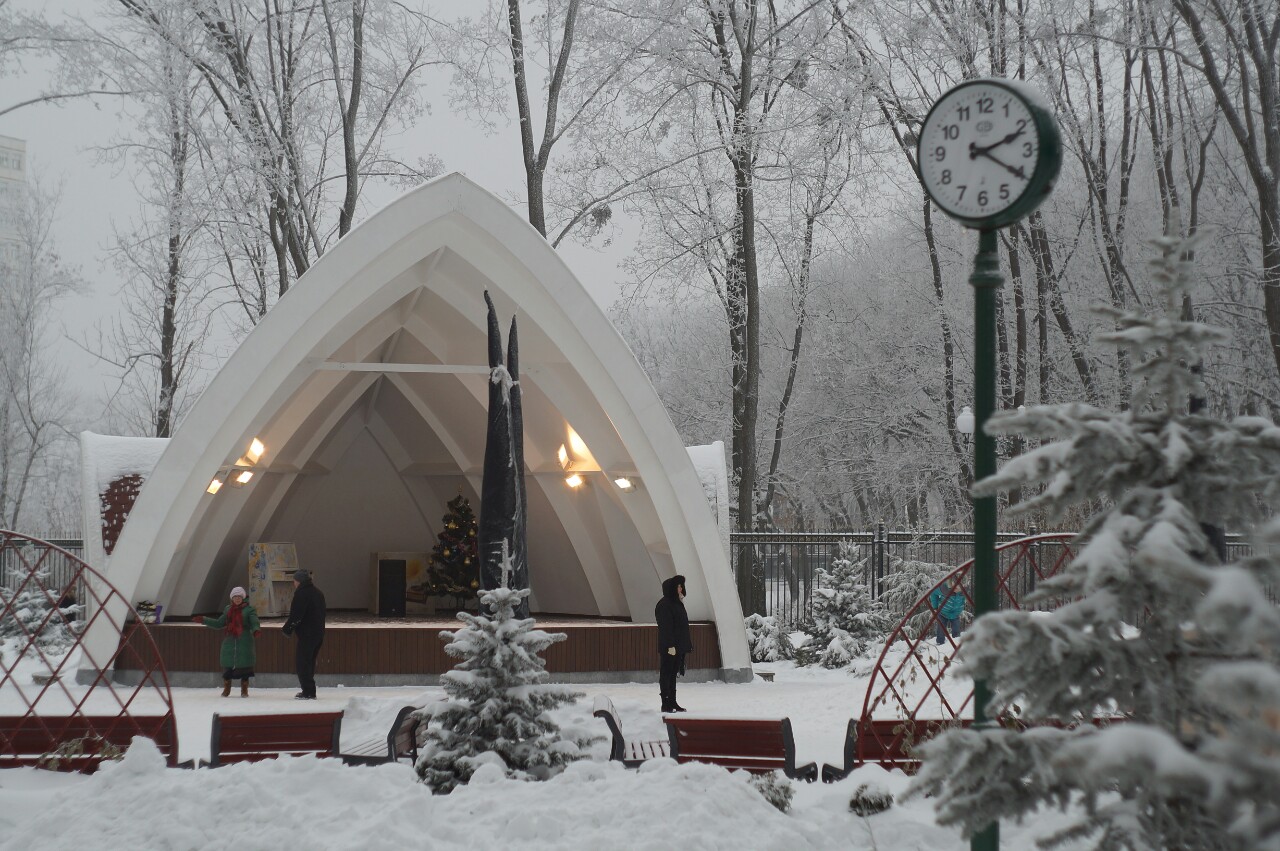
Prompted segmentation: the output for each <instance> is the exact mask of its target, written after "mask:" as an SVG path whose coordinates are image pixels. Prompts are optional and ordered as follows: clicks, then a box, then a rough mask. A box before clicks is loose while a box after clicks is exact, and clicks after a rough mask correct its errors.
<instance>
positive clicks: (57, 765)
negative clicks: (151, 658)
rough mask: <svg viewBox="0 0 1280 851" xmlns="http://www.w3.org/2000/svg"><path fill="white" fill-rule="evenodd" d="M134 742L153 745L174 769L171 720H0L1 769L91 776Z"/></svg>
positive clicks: (175, 744) (115, 717) (82, 717)
mask: <svg viewBox="0 0 1280 851" xmlns="http://www.w3.org/2000/svg"><path fill="white" fill-rule="evenodd" d="M135 736H143V737H145V738H148V739H151V740H152V741H154V742H155V743H156V747H158V748H159V749H160V752H161V753H163V754H164V755H165V758H166V760H167V761H168V763H169V765H171V766H173V765H176V764H177V759H178V731H177V728H176V727H175V726H174V722H173V715H171V714H170V715H124V714H121V715H66V716H61V715H60V716H48V715H7V716H0V768H14V767H17V766H36V765H39V766H42V767H44V768H52V769H55V770H58V771H81V772H84V773H86V774H89V773H93V772H94V771H97V770H98V766H99V765H101V764H102V762H103V761H105V760H110V759H117V758H119V757H120V756H121V755H123V754H124V752H125V751H126V750H128V749H129V745H131V744H132V743H133V739H134V737H135Z"/></svg>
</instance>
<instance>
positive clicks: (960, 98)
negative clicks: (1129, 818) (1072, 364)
mask: <svg viewBox="0 0 1280 851" xmlns="http://www.w3.org/2000/svg"><path fill="white" fill-rule="evenodd" d="M916 163H917V165H918V167H919V170H920V182H921V183H922V184H923V185H924V189H925V192H927V193H928V194H929V198H930V199H931V200H932V201H933V203H935V204H937V205H938V207H939V208H941V210H942V211H943V212H944V213H946V214H947V215H948V216H951V217H952V218H954V219H956V220H957V221H959V222H960V223H961V224H963V225H964V226H965V227H969V228H973V229H975V230H977V231H978V253H977V254H976V255H975V256H974V260H973V274H972V275H970V276H969V283H970V285H972V286H973V296H974V301H973V341H974V357H973V408H974V417H975V419H976V423H975V428H974V438H975V439H974V444H973V470H974V478H975V480H978V481H980V480H982V479H984V478H986V477H987V476H990V475H992V474H993V473H995V471H996V445H995V439H994V438H992V437H991V436H990V435H988V434H987V433H986V431H985V428H984V427H985V426H986V423H987V420H988V419H989V418H990V417H991V415H992V414H993V413H994V412H995V408H996V289H997V288H998V287H1000V286H1001V285H1002V284H1003V283H1004V279H1003V278H1002V277H1001V275H1000V258H999V255H998V254H997V253H996V249H997V246H998V240H997V239H996V231H997V230H998V229H999V228H1002V227H1006V226H1008V225H1010V224H1013V223H1014V222H1016V221H1018V220H1019V219H1021V218H1022V217H1024V216H1026V215H1028V214H1030V213H1031V212H1032V211H1033V210H1035V208H1036V207H1038V206H1039V205H1040V203H1041V202H1042V201H1044V199H1045V198H1046V197H1047V196H1048V194H1049V192H1050V191H1051V190H1052V189H1053V183H1054V180H1056V179H1057V177H1058V171H1059V169H1060V168H1061V166H1062V140H1061V138H1060V137H1059V135H1058V126H1057V122H1055V121H1054V118H1053V115H1052V113H1051V112H1050V111H1049V108H1048V106H1047V105H1045V104H1044V103H1043V101H1042V100H1041V98H1040V95H1039V93H1037V92H1036V91H1035V90H1034V89H1031V88H1030V87H1028V86H1027V85H1026V84H1025V83H1022V82H1020V81H1016V80H1004V79H998V78H986V79H980V80H969V81H967V82H964V83H961V84H960V85H958V86H956V87H955V88H953V89H951V90H950V91H948V92H947V93H946V94H944V95H943V96H942V97H940V98H939V99H938V101H937V102H936V103H935V104H934V105H933V108H932V109H930V110H929V114H928V115H927V116H926V117H925V119H924V124H923V125H921V128H920V139H919V142H918V147H917V151H916ZM973 538H974V558H973V607H974V615H975V616H977V617H981V616H982V615H984V614H986V613H987V612H993V611H995V610H996V581H995V577H996V500H995V497H984V498H982V499H975V500H974V501H973ZM990 697H991V692H990V689H989V688H988V687H987V683H986V682H985V681H983V680H977V681H975V682H974V684H973V704H974V705H973V722H974V727H976V728H979V729H981V728H983V727H989V726H990V725H991V719H989V718H987V715H986V707H987V703H988V702H989V700H990ZM999 846H1000V826H999V824H991V825H988V826H987V827H986V828H985V829H983V830H982V831H979V832H978V833H977V834H975V835H974V837H973V839H972V840H971V845H970V847H971V848H972V851H995V849H997V848H999Z"/></svg>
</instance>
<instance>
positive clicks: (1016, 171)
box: [978, 148, 1027, 180]
mask: <svg viewBox="0 0 1280 851" xmlns="http://www.w3.org/2000/svg"><path fill="white" fill-rule="evenodd" d="M978 153H980V154H981V155H982V156H984V157H986V158H987V159H989V160H991V161H992V162H993V163H995V164H996V165H998V166H1000V167H1001V168H1003V169H1004V170H1005V171H1007V172H1009V173H1010V174H1012V175H1013V176H1014V177H1020V178H1022V179H1023V180H1026V179H1027V173H1026V172H1025V171H1023V170H1022V166H1017V167H1016V168H1015V167H1014V166H1011V165H1009V164H1008V163H1007V162H1005V161H1004V160H1000V159H996V156H995V155H994V154H992V153H989V152H988V151H987V149H985V148H984V149H982V150H981V151H979V152H978Z"/></svg>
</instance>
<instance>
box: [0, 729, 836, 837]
mask: <svg viewBox="0 0 1280 851" xmlns="http://www.w3.org/2000/svg"><path fill="white" fill-rule="evenodd" d="M11 773H12V774H36V773H37V772H34V771H30V770H27V769H15V770H13V771H12V772H6V777H5V779H6V780H8V776H7V775H8V774H11ZM6 785H8V784H7V783H6ZM55 788H59V789H60V790H61V791H62V792H66V793H70V794H63V795H57V794H46V795H39V796H33V795H31V793H28V797H34V798H38V799H39V805H38V806H29V807H28V808H27V812H26V813H13V814H8V813H5V814H4V815H16V816H18V818H17V823H16V824H14V825H13V827H12V829H11V830H10V829H5V830H4V831H3V834H4V836H5V839H4V841H3V844H2V845H0V847H3V848H7V849H32V848H50V847H58V848H143V847H145V848H192V847H199V848H202V849H205V851H220V849H227V851H238V849H241V848H244V847H246V845H247V846H248V847H255V848H295V847H303V848H306V847H311V848H364V849H383V848H385V849H401V848H411V847H413V848H417V847H430V848H433V849H441V851H445V849H455V848H456V849H473V848H477V847H481V846H489V847H494V846H505V845H508V844H515V843H519V845H520V846H521V847H523V848H528V849H531V851H533V849H566V848H583V849H588V848H590V849H597V848H631V849H644V848H652V849H660V848H674V847H686V848H752V849H775V848H776V849H798V848H845V847H848V838H847V837H842V836H838V835H830V834H827V835H824V833H823V831H821V830H820V829H819V828H818V827H817V826H814V825H811V824H807V823H805V822H803V821H799V820H796V819H792V818H788V817H787V816H785V815H783V814H782V813H780V812H778V810H776V809H775V808H774V807H773V806H771V805H770V804H769V803H768V802H767V801H765V800H764V799H763V798H762V797H761V795H760V793H759V792H757V791H756V790H755V789H754V788H752V787H751V786H750V785H749V784H748V783H747V781H746V776H745V775H731V774H730V773H729V772H727V771H724V770H723V769H720V768H716V767H714V766H706V765H696V764H690V765H683V766H678V765H676V764H675V762H673V761H672V760H656V761H653V762H650V763H647V764H646V765H645V766H643V767H642V768H641V769H640V770H639V771H627V770H625V769H623V768H622V766H621V765H620V764H618V763H606V762H589V761H585V762H578V763H574V764H572V765H570V766H568V767H567V768H566V769H565V771H564V772H563V773H562V774H560V775H558V776H556V777H555V778H552V779H551V780H549V781H547V782H545V783H525V782H519V781H512V780H506V779H504V778H503V777H502V773H501V772H500V771H494V772H486V771H483V770H481V771H479V772H477V773H476V774H475V775H474V776H473V778H472V783H471V785H469V786H463V787H459V788H458V789H456V790H455V791H454V792H453V793H452V794H450V795H439V796H433V795H432V794H431V793H430V791H429V790H428V789H427V787H426V786H424V785H423V784H421V783H418V782H416V778H415V777H414V774H413V770H412V769H411V768H409V767H408V766H407V765H384V766H375V767H361V768H354V767H350V766H344V765H343V764H342V763H341V762H339V761H337V760H323V759H317V758H315V757H286V758H282V759H277V760H268V761H265V762H261V763H256V764H235V765H229V766H225V767H223V768H218V769H201V770H197V771H183V770H181V769H166V768H165V767H164V759H163V757H161V755H160V754H159V752H158V751H157V750H156V749H155V746H154V745H153V744H151V742H149V741H147V740H145V739H140V740H137V741H136V742H135V743H134V745H133V747H132V748H130V750H129V752H128V753H127V754H126V756H125V758H124V759H123V760H122V761H121V762H119V763H117V764H115V765H111V766H108V767H106V768H104V770H103V771H101V772H99V773H98V774H96V775H93V776H90V777H85V778H81V777H79V776H75V777H70V776H69V777H68V782H67V783H66V784H64V785H60V786H55ZM157 801H164V802H165V804H164V809H165V812H164V814H163V815H162V816H158V814H157V813H156V810H155V806H156V802H157ZM32 803H33V804H35V803H36V801H35V800H33V801H32ZM0 825H4V821H3V820H0ZM51 825H58V830H57V837H56V845H53V844H51V843H54V842H55V839H54V837H53V836H51V830H50V826H51ZM477 831H479V833H477ZM481 835H482V836H483V837H484V838H483V841H481V840H480V839H479V837H480V836H481ZM428 838H429V840H430V843H429V844H427V843H426V842H424V840H427V839H428Z"/></svg>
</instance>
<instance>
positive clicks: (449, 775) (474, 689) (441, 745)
mask: <svg viewBox="0 0 1280 851" xmlns="http://www.w3.org/2000/svg"><path fill="white" fill-rule="evenodd" d="M504 553H505V547H504ZM509 562H510V558H509V557H507V558H506V559H505V563H508V564H509ZM508 576H509V574H508V573H504V576H503V585H502V587H500V588H494V589H493V590H490V591H485V592H484V593H483V594H482V595H481V597H480V602H481V604H482V606H483V608H482V610H481V612H480V614H475V615H473V614H470V613H467V612H459V613H458V618H459V619H460V620H462V621H464V622H466V624H467V626H466V627H465V628H464V629H461V630H459V631H457V632H443V633H441V634H440V635H441V638H442V639H444V640H446V641H448V642H449V644H448V645H446V646H445V652H446V653H448V654H449V655H450V656H452V657H454V658H455V659H458V660H459V662H458V664H457V666H456V667H455V668H454V669H453V670H451V671H449V672H448V673H446V674H445V675H444V676H443V677H441V683H442V685H443V686H444V690H445V692H446V693H447V694H448V699H446V700H444V701H442V702H440V703H437V704H434V705H432V706H431V707H428V709H427V712H426V714H427V715H429V718H430V723H429V726H428V728H427V731H426V733H425V735H424V739H425V741H424V744H423V746H422V749H421V753H420V756H419V759H418V766H417V769H418V775H419V776H420V777H421V778H422V780H423V782H425V783H426V784H427V785H428V786H429V787H430V788H431V790H432V791H433V792H435V793H437V794H444V793H447V792H450V791H452V790H453V789H454V788H455V787H456V786H458V785H460V784H465V783H466V782H467V781H468V780H469V779H470V778H471V775H472V774H473V773H474V772H475V770H476V769H477V768H478V767H479V766H480V765H482V764H483V763H485V762H493V761H494V758H495V757H496V758H498V759H500V760H501V762H502V765H503V768H504V769H505V771H506V774H507V776H508V777H512V778H516V779H523V780H543V779H546V778H547V777H550V776H552V775H554V774H556V773H558V772H559V771H561V770H562V769H563V768H564V766H565V765H566V764H568V763H569V762H572V761H574V760H576V759H580V758H582V756H584V754H583V753H582V751H581V750H580V748H579V744H580V743H577V742H571V741H567V740H564V739H562V738H561V737H560V728H559V727H558V726H557V725H556V723H555V722H554V721H553V720H552V719H551V717H550V716H549V715H548V712H550V710H552V709H555V708H556V707H558V706H561V705H563V704H566V703H572V702H573V701H575V700H577V699H578V698H580V697H581V696H582V694H581V693H579V692H574V691H571V690H569V689H568V688H565V687H563V686H556V685H549V684H547V683H546V677H547V674H546V670H545V669H544V664H545V663H544V662H543V660H542V657H541V656H540V655H539V654H540V653H541V652H542V651H543V650H545V649H546V648H547V647H549V646H551V645H552V644H555V643H556V642H557V641H564V639H565V635H564V633H548V632H543V631H542V630H539V629H534V628H533V627H534V619H533V618H516V617H515V607H516V605H517V604H518V603H519V602H520V601H521V600H523V599H524V598H525V597H527V596H528V595H529V591H528V589H522V590H514V589H511V588H508V587H506V582H507V578H508ZM486 612H491V613H492V614H486Z"/></svg>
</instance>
